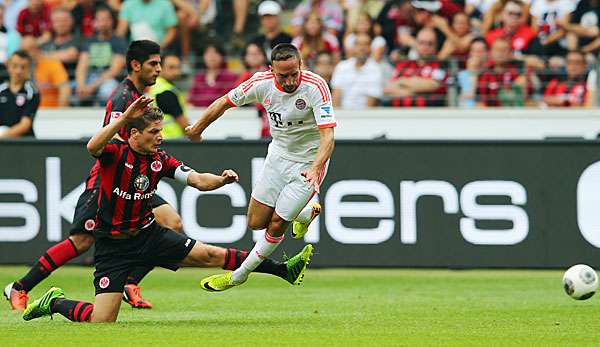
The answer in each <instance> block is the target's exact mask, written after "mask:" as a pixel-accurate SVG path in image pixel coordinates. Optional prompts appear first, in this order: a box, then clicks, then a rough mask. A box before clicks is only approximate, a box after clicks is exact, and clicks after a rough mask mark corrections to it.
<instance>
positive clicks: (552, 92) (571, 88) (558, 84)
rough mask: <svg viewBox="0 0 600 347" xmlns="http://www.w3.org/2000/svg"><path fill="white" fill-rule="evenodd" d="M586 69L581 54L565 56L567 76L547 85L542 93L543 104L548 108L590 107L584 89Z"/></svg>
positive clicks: (572, 53) (586, 92)
mask: <svg viewBox="0 0 600 347" xmlns="http://www.w3.org/2000/svg"><path fill="white" fill-rule="evenodd" d="M586 77H587V69H586V62H585V56H584V54H583V53H582V52H579V51H572V52H569V54H567V75H566V76H563V77H562V78H555V79H553V80H551V81H550V83H548V85H547V86H546V90H545V91H544V103H546V105H549V106H570V107H573V106H574V107H581V106H590V104H591V103H590V101H591V100H590V98H589V95H588V90H587V87H586Z"/></svg>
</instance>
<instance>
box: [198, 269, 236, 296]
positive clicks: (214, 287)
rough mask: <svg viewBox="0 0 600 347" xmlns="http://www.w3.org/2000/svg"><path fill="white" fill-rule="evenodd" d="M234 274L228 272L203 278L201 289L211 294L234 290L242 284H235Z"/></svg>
mask: <svg viewBox="0 0 600 347" xmlns="http://www.w3.org/2000/svg"><path fill="white" fill-rule="evenodd" d="M232 276H233V272H227V273H224V274H219V275H212V276H208V277H205V278H203V279H202V280H201V281H200V287H202V289H204V290H206V291H209V292H222V291H224V290H227V289H229V288H233V287H235V286H237V285H240V284H241V283H238V284H235V283H233V277H232Z"/></svg>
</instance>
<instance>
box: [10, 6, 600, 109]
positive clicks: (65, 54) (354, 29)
mask: <svg viewBox="0 0 600 347" xmlns="http://www.w3.org/2000/svg"><path fill="white" fill-rule="evenodd" d="M139 39H150V40H153V41H155V42H157V43H159V44H160V46H161V49H162V50H163V52H164V53H169V54H170V56H171V57H172V60H173V61H172V63H173V64H174V65H173V66H174V67H173V69H175V71H174V73H173V74H172V79H173V80H171V81H169V83H173V84H176V85H178V86H179V87H180V90H183V91H187V92H186V93H182V92H179V93H178V94H177V98H179V99H182V100H185V102H184V103H189V104H191V105H194V106H199V107H204V106H207V105H209V104H210V103H211V102H212V101H213V100H214V99H215V98H217V97H218V96H219V95H222V94H224V93H225V92H227V91H228V90H230V89H231V88H233V87H234V86H235V85H236V84H237V83H239V82H241V81H244V80H246V79H248V78H250V76H252V74H253V73H254V72H256V71H261V70H266V69H268V66H269V61H268V60H269V56H270V51H271V50H272V48H273V47H274V46H275V45H276V44H278V43H282V42H291V43H292V44H294V45H296V46H297V47H298V48H299V49H300V51H301V54H302V56H303V60H304V64H305V65H306V67H307V68H308V69H310V70H312V71H314V72H316V73H318V74H319V75H321V76H323V77H324V78H325V79H326V80H327V81H328V82H329V83H330V87H331V88H332V92H333V98H334V104H335V105H336V106H337V107H341V108H348V109H361V108H366V107H371V106H391V107H407V106H410V107H426V106H461V107H494V106H535V107H545V106H563V107H569V106H571V107H572V106H575V107H591V106H594V105H595V104H596V101H597V97H596V94H595V93H596V86H597V84H598V82H597V77H596V67H597V65H598V59H597V57H598V52H599V51H600V0H464V1H460V0H412V1H410V0H387V1H383V0H285V1H283V0H282V1H272V0H266V1H259V0H124V1H120V0H108V1H95V0H0V83H2V81H3V80H8V79H9V73H8V72H7V67H6V66H7V65H10V60H9V58H10V57H11V55H12V54H13V53H14V52H16V51H18V52H19V53H20V54H19V57H20V58H23V57H25V58H26V59H28V60H29V62H30V64H29V65H30V66H29V73H30V74H31V82H33V85H34V86H35V88H37V90H38V91H39V94H40V97H39V100H38V102H39V106H40V107H42V108H43V107H68V106H87V105H96V106H104V104H105V102H106V99H107V98H108V97H109V95H110V93H111V91H112V90H113V88H114V87H115V86H116V85H117V83H118V81H119V80H120V79H122V78H123V77H124V76H125V75H126V68H125V56H124V54H125V50H126V47H127V45H128V43H129V42H131V41H133V40H139ZM8 70H10V69H8ZM7 88H8V84H1V85H0V93H2V91H3V90H4V89H7ZM150 94H152V92H150ZM5 99H6V98H5ZM18 99H19V98H17V104H18V101H19V100H18ZM28 100H29V99H28ZM171 101H172V100H171ZM171 103H172V102H171ZM180 106H181V107H183V105H180ZM1 107H2V99H0V108H1ZM257 107H258V110H259V112H261V107H260V105H258V106H257ZM2 117H3V116H1V115H0V119H1V118H2Z"/></svg>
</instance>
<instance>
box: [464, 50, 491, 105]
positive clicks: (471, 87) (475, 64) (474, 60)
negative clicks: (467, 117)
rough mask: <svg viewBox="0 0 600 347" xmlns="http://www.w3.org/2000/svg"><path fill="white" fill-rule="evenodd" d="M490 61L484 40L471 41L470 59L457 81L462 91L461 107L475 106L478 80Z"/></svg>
mask: <svg viewBox="0 0 600 347" xmlns="http://www.w3.org/2000/svg"><path fill="white" fill-rule="evenodd" d="M487 61H488V46H487V43H486V42H485V40H484V39H482V38H477V39H474V40H473V41H471V47H470V48H469V57H468V58H467V64H466V65H467V66H466V69H465V70H462V71H460V72H459V73H458V76H457V81H458V86H459V89H460V96H459V99H458V105H459V106H461V107H474V106H475V93H476V89H477V78H478V76H479V74H480V73H481V72H482V71H483V70H484V69H485V64H486V63H487Z"/></svg>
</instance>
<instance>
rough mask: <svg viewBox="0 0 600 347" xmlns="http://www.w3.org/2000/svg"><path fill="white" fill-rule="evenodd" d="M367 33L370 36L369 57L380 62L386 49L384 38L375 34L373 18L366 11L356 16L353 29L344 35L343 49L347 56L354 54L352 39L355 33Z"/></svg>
mask: <svg viewBox="0 0 600 347" xmlns="http://www.w3.org/2000/svg"><path fill="white" fill-rule="evenodd" d="M359 34H367V35H369V37H370V38H371V40H370V41H371V49H370V51H371V58H373V60H375V61H376V62H378V63H379V62H380V61H381V59H382V58H383V57H384V54H385V50H386V43H385V39H384V38H383V37H381V36H375V33H374V31H373V20H372V19H371V17H370V16H369V14H368V13H367V12H363V13H361V14H360V15H359V16H358V19H357V21H356V25H355V27H354V31H353V32H351V33H349V34H348V35H346V38H345V39H344V51H345V54H346V56H347V57H352V56H354V53H353V49H354V40H355V38H356V35H359Z"/></svg>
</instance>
